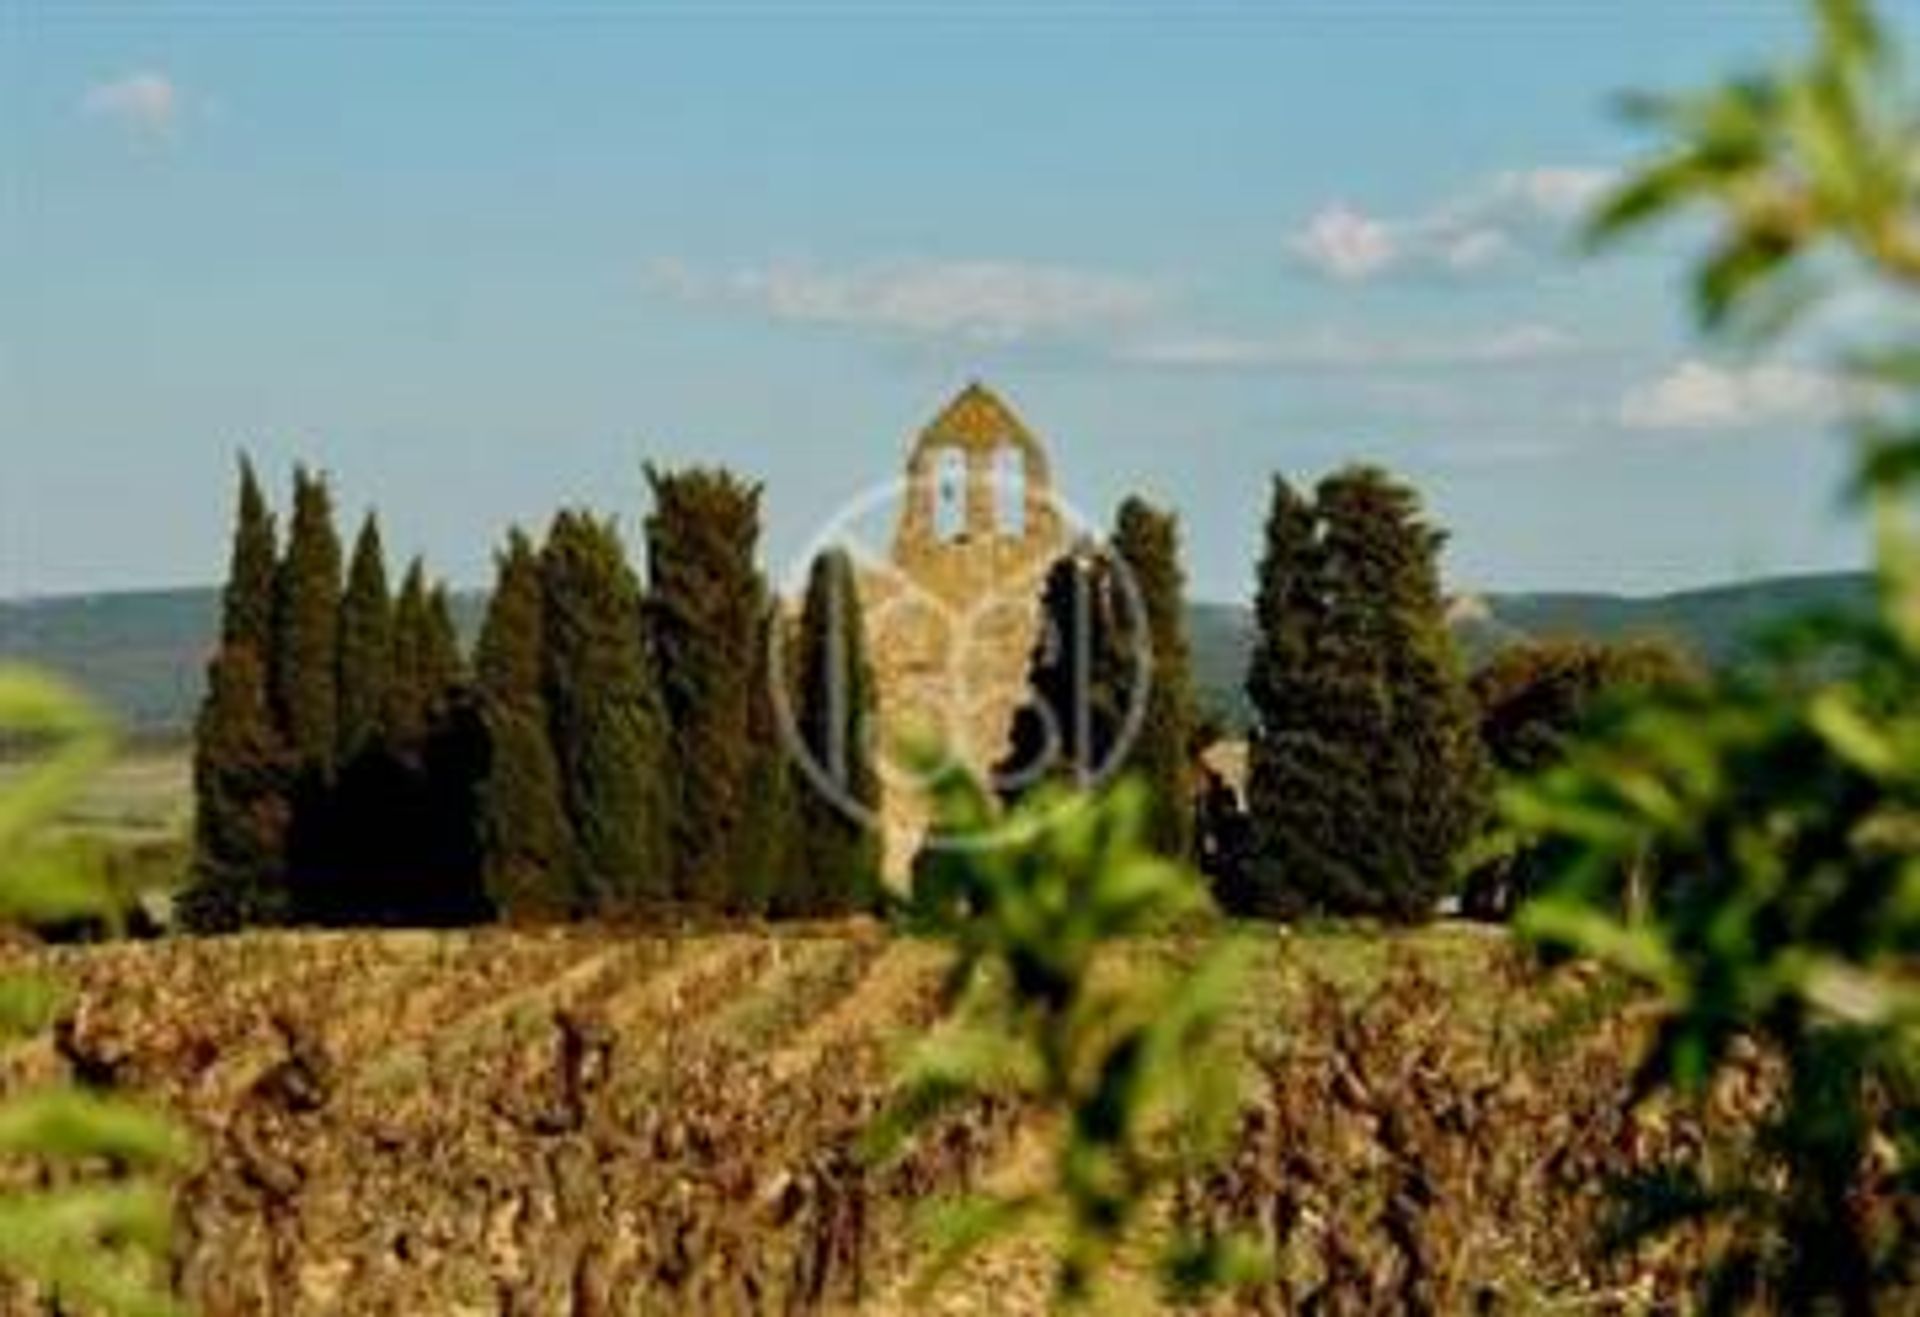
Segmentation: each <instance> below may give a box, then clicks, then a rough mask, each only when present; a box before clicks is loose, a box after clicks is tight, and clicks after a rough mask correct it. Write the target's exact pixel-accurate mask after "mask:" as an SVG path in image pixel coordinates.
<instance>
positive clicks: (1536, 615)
mask: <svg viewBox="0 0 1920 1317" xmlns="http://www.w3.org/2000/svg"><path fill="white" fill-rule="evenodd" d="M1870 590H1871V582H1870V580H1869V578H1868V577H1867V576H1865V575H1864V574H1862V573H1857V572H1843V573H1827V574H1823V575H1808V576H1781V577H1771V578H1766V579H1761V580H1755V581H1747V582H1742V583H1740V584H1737V585H1726V586H1716V587H1713V588H1710V589H1705V590H1687V591H1682V592H1680V593H1676V594H1665V595H1652V596H1644V597H1636V596H1629V595H1614V594H1571V593H1569V594H1493V595H1485V596H1473V597H1470V598H1468V599H1466V600H1463V601H1461V603H1460V604H1459V605H1457V606H1456V608H1455V616H1454V625H1455V629H1456V632H1457V634H1458V635H1459V636H1460V638H1461V641H1462V643H1463V644H1464V645H1465V647H1466V649H1467V652H1468V655H1469V658H1470V659H1471V660H1472V661H1474V662H1478V661H1480V660H1481V659H1483V658H1485V656H1486V655H1487V654H1490V653H1492V652H1493V651H1494V650H1496V649H1498V648H1500V647H1501V646H1503V645H1506V644H1511V643H1512V642H1514V641H1516V640H1520V639H1523V638H1525V637H1528V636H1548V635H1577V636H1587V637H1591V638H1593V639H1599V640H1618V639H1623V638H1626V637H1630V636H1663V637H1667V638H1669V639H1672V640H1674V641H1676V642H1677V643H1679V644H1681V645H1683V646H1685V647H1686V648H1688V649H1690V650H1691V651H1693V652H1694V653H1696V654H1698V655H1699V656H1700V657H1701V658H1703V659H1704V660H1706V661H1707V662H1709V663H1713V664H1716V665H1724V664H1727V663H1731V662H1733V661H1735V660H1737V659H1738V658H1739V656H1740V654H1741V653H1742V652H1743V646H1744V645H1745V644H1746V643H1747V642H1748V641H1749V640H1750V638H1751V636H1752V635H1753V633H1754V631H1755V630H1757V629H1762V628H1764V627H1766V626H1767V625H1768V624H1769V623H1772V622H1776V621H1778V620H1779V619H1781V618H1783V617H1785V616H1787V615H1788V614H1790V613H1793V612H1796V611H1799V610H1802V609H1807V608H1855V607H1859V606H1862V605H1864V604H1866V603H1867V602H1868V601H1869V597H1870ZM484 603H485V600H484V597H483V596H482V595H480V594H479V593H477V592H476V593H469V594H462V595H458V596H456V597H455V599H454V610H455V614H456V619H457V620H458V621H459V623H460V625H461V627H462V629H463V630H464V631H465V632H466V633H467V634H468V635H469V636H471V635H472V633H473V631H474V629H475V628H476V627H477V625H478V622H479V617H480V612H481V609H482V607H483V606H484ZM218 611H219V593H218V591H216V590H212V589H181V590H148V591H126V592H119V593H107V594H91V595H67V596H60V597H54V598H45V599H18V600H11V601H7V600H0V658H7V659H16V660H24V661H26V662H29V663H34V664H38V665H40V666H42V667H47V668H51V669H53V670H54V671H56V672H60V673H63V674H65V675H66V676H67V677H69V678H70V679H72V680H73V681H75V682H76V683H78V684H79V685H80V686H82V687H83V688H85V689H86V690H89V691H91V692H93V693H94V695H95V696H96V697H97V698H99V699H100V700H101V701H103V702H104V703H105V704H106V705H107V707H108V708H110V709H111V710H112V711H113V712H114V713H115V715H116V716H117V717H118V718H119V719H120V721H121V723H122V725H123V726H125V727H126V728H127V729H128V730H130V731H132V732H134V733H136V734H139V735H149V736H164V735H172V734H178V733H182V732H184V731H185V730H186V729H187V728H188V727H189V726H190V725H191V723H192V720H193V711H194V706H195V705H196V704H197V702H198V701H199V698H200V686H201V681H202V675H203V674H202V669H203V667H204V666H205V663H206V659H207V655H208V653H209V652H210V650H211V648H212V644H213V636H214V632H215V629H216V626H217V615H218ZM1187 625H1188V634H1189V637H1190V639H1191V642H1192V647H1193V670H1194V682H1195V685H1196V686H1197V687H1198V688H1199V691H1200V697H1201V701H1202V703H1203V705H1204V706H1205V707H1206V708H1207V709H1208V711H1209V712H1212V713H1214V714H1215V715H1216V716H1219V717H1222V718H1224V719H1226V720H1227V721H1228V722H1229V723H1230V724H1232V725H1235V726H1238V725H1242V724H1244V722H1245V719H1246V712H1247V711H1246V703H1245V697H1244V695H1243V694H1242V693H1241V690H1240V685H1241V680H1242V677H1243V675H1244V673H1245V671H1246V661H1247V655H1248V653H1249V652H1250V650H1251V648H1252V636H1253V617H1252V613H1251V611H1250V610H1249V609H1248V608H1246V607H1245V606H1244V605H1240V604H1220V603H1195V604H1193V605H1191V606H1190V607H1189V609H1188V613H1187Z"/></svg>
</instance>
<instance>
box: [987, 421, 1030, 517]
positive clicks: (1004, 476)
mask: <svg viewBox="0 0 1920 1317" xmlns="http://www.w3.org/2000/svg"><path fill="white" fill-rule="evenodd" d="M993 512H994V521H995V523H996V524H997V525H998V526H999V528H1000V533H1001V534H1002V535H1010V536H1013V537H1014V538H1016V539H1018V538H1023V537H1025V535H1026V533H1027V461H1026V454H1024V453H1022V452H1021V451H1020V450H1019V449H1018V448H1015V447H1014V446H1013V445H1012V444H1002V445H1000V447H998V448H996V449H994V450H993Z"/></svg>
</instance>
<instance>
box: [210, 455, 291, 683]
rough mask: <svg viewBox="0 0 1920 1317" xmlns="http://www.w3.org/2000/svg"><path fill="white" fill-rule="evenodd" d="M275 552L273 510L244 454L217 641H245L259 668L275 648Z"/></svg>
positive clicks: (230, 644)
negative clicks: (269, 506) (236, 515)
mask: <svg viewBox="0 0 1920 1317" xmlns="http://www.w3.org/2000/svg"><path fill="white" fill-rule="evenodd" d="M278 556H279V548H278V546H277V544H276V543H275V537H274V529H273V513H272V512H271V511H270V510H269V509H268V508H267V500H266V498H265V496H263V495H262V494H261V493H260V482H259V480H258V479H256V478H255V476H254V473H253V462H252V461H251V460H250V459H248V458H247V457H245V456H244V455H243V456H242V457H241V458H240V496H239V510H238V517H237V520H236V524H235V526H234V531H233V553H232V557H231V559H230V561H229V563H228V566H227V585H226V590H225V592H224V593H223V594H222V596H221V608H220V644H221V647H222V648H223V649H224V648H232V647H234V646H236V645H245V646H246V647H247V648H249V649H251V650H252V651H253V653H254V657H255V659H256V660H257V661H258V662H259V663H260V664H261V665H262V668H263V671H264V665H265V664H266V663H267V661H268V658H269V655H270V654H271V653H272V649H273V582H274V573H275V572H276V571H277V570H278V568H277V560H278Z"/></svg>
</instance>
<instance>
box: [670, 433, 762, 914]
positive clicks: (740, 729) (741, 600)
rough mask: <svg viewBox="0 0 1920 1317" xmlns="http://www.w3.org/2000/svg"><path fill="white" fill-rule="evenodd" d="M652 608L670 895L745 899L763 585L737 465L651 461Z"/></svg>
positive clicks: (710, 900)
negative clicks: (668, 746) (674, 465)
mask: <svg viewBox="0 0 1920 1317" xmlns="http://www.w3.org/2000/svg"><path fill="white" fill-rule="evenodd" d="M647 483H648V484H649V485H650V486H652V489H653V499H654V507H653V513H652V515H651V516H649V517H648V518H647V527H646V531H647V567H648V571H647V583H648V588H649V593H648V596H647V615H648V620H649V624H650V629H651V634H652V637H653V645H654V658H655V661H656V664H657V668H658V673H659V681H660V694H661V700H662V704H663V705H664V707H665V710H666V715H667V724H668V726H669V728H670V729H671V732H672V739H673V766H674V772H673V777H674V781H675V783H676V786H677V800H676V802H675V808H674V814H673V850H674V859H675V865H676V867H675V895H676V896H677V897H679V898H680V899H681V900H685V901H695V902H699V903H702V904H707V905H711V906H716V907H720V908H728V909H738V908H740V907H741V906H742V905H743V904H746V901H745V900H744V892H743V887H744V882H743V874H742V872H741V868H740V857H739V855H738V853H737V851H738V848H739V847H740V845H741V844H742V842H743V841H744V840H745V833H744V831H743V828H742V824H743V821H744V820H745V819H746V817H747V815H748V813H749V812H750V809H751V804H750V801H749V799H748V795H747V792H748V790H749V779H750V777H751V775H752V767H753V758H754V746H753V745H752V743H751V742H750V740H749V726H748V724H749V722H750V720H751V703H752V700H753V698H754V692H753V690H752V687H751V684H750V683H751V682H752V680H753V677H754V674H755V671H756V667H757V663H756V660H757V657H758V654H757V652H756V651H757V650H759V649H763V648H764V644H763V639H762V635H761V618H762V613H763V611H764V607H765V601H766V586H765V584H764V583H763V582H762V580H761V578H760V572H759V569H758V568H757V567H756V566H755V565H754V553H755V546H756V544H757V543H758V541H759V537H760V490H759V487H758V486H756V485H749V484H746V483H744V482H742V481H741V480H739V479H738V478H737V477H735V476H734V475H733V474H732V473H730V472H727V471H721V470H709V469H705V468H695V469H693V470H689V471H681V472H667V471H662V470H659V469H657V468H655V467H652V466H649V467H648V468H647Z"/></svg>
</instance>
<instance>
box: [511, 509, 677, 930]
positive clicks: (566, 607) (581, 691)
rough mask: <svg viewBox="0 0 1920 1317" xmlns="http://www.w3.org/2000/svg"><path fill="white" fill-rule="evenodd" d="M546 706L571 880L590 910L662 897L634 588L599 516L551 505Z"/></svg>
mask: <svg viewBox="0 0 1920 1317" xmlns="http://www.w3.org/2000/svg"><path fill="white" fill-rule="evenodd" d="M540 575H541V585H542V591H543V598H542V607H543V609H544V622H545V627H546V659H547V663H546V691H547V707H548V710H549V714H550V716H551V718H552V723H553V741H554V750H555V755H556V757H557V759H558V761H559V765H560V781H561V798H562V800H563V801H564V802H565V804H566V809H567V817H568V820H569V822H570V823H571V825H572V831H573V836H574V841H575V845H574V848H573V858H574V861H575V888H576V890H577V891H580V892H582V893H584V894H585V896H586V898H587V899H586V901H585V904H587V905H589V906H591V907H592V908H594V909H596V910H600V911H622V910H631V909H634V908H636V907H639V906H642V905H645V904H648V903H652V902H657V901H661V900H664V899H667V898H669V897H670V896H671V895H672V864H671V850H670V845H671V842H670V838H669V835H668V826H669V822H670V816H671V811H672V796H671V793H670V789H669V784H668V782H667V780H666V765H667V744H666V732H665V727H664V723H665V716H664V714H663V713H662V711H661V708H660V694H659V688H658V686H657V685H656V684H655V680H654V669H653V663H652V658H651V655H650V654H649V653H648V646H647V642H646V634H645V620H644V617H643V614H642V610H641V601H640V587H639V583H638V581H636V580H635V578H634V575H633V569H632V568H631V567H630V566H629V565H628V563H627V558H626V553H625V551H624V550H623V548H622V547H621V544H620V537H619V535H618V534H617V533H616V532H615V531H614V529H613V526H612V524H611V523H608V522H603V521H599V520H597V519H595V518H594V517H592V516H590V515H588V514H585V513H580V512H563V513H561V514H560V515H559V516H558V517H557V518H555V520H554V523H553V529H552V531H551V532H550V534H549V535H548V539H547V544H546V548H545V550H544V551H543V553H542V554H541V563H540Z"/></svg>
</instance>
